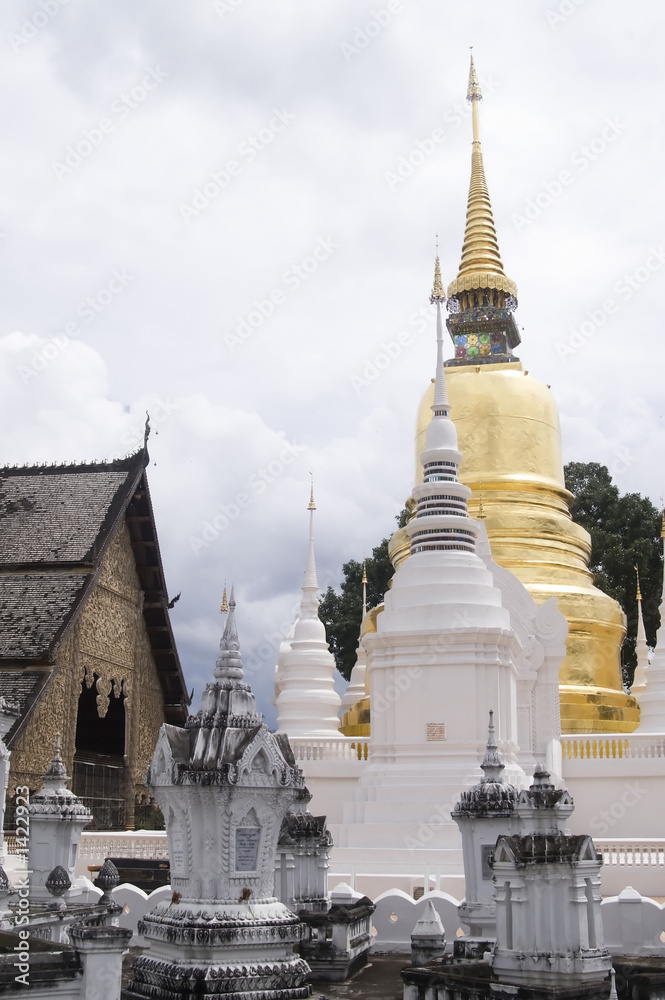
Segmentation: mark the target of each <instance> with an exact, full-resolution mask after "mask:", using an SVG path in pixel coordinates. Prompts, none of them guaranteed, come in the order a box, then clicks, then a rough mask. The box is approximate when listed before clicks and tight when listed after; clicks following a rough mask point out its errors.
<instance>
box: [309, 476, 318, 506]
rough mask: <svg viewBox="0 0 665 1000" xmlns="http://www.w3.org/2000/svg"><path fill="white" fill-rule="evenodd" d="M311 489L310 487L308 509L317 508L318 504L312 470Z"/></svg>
mask: <svg viewBox="0 0 665 1000" xmlns="http://www.w3.org/2000/svg"><path fill="white" fill-rule="evenodd" d="M309 478H310V489H309V504H308V507H307V510H316V504H315V503H314V473H313V472H310V474H309Z"/></svg>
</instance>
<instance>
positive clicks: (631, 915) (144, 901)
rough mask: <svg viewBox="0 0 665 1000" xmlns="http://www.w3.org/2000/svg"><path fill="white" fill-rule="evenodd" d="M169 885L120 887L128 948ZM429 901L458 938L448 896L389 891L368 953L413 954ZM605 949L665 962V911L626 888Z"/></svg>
mask: <svg viewBox="0 0 665 1000" xmlns="http://www.w3.org/2000/svg"><path fill="white" fill-rule="evenodd" d="M76 890H77V891H78V893H79V894H78V896H77V899H76V902H87V903H94V902H96V901H97V899H98V898H99V896H101V893H100V891H99V889H96V888H95V887H94V886H93V885H92V883H91V882H90V881H89V880H87V879H83V878H81V879H77V882H76ZM171 895H172V893H171V888H170V886H162V887H161V888H160V889H155V890H154V891H153V892H151V893H150V895H149V896H148V895H146V893H145V892H143V891H142V890H141V889H137V888H136V886H133V885H119V886H118V888H117V889H115V890H114V893H113V896H114V898H115V899H116V901H117V902H118V903H119V904H120V905H121V906H122V907H123V912H122V913H121V914H120V918H119V923H120V926H121V927H127V928H129V929H130V930H131V931H132V932H133V934H134V936H133V937H132V940H131V942H130V944H131V945H132V946H134V945H142V944H143V943H144V942H143V940H142V939H141V938H140V937H139V936H138V934H137V924H138V921H139V920H140V919H141V917H143V916H144V915H145V914H146V913H148V912H150V910H152V909H153V908H154V907H155V905H156V904H157V903H158V902H160V901H161V900H162V899H170V897H171ZM430 899H431V901H432V903H433V904H434V908H435V910H436V911H437V913H438V914H439V916H440V917H441V922H442V924H443V926H444V930H445V932H446V938H447V940H448V943H449V947H452V942H453V941H454V939H455V938H456V937H462V936H463V934H464V930H463V928H462V927H461V926H460V923H459V918H458V914H457V907H458V906H459V902H458V900H457V899H455V898H454V896H450V895H449V894H448V893H445V892H439V891H437V890H433V891H432V892H429V893H425V895H424V896H422V897H421V898H420V899H418V900H414V899H412V898H411V897H410V896H408V895H407V894H406V893H405V892H401V891H400V890H399V889H391V890H390V891H389V892H384V893H382V894H381V895H380V896H377V898H376V900H375V901H374V902H375V904H376V910H375V911H374V914H373V915H372V928H371V935H372V951H374V952H398V953H405V954H406V953H408V952H409V951H410V950H411V932H412V931H413V928H414V927H415V925H416V923H417V921H418V920H419V919H420V917H421V916H422V912H423V909H424V907H425V904H426V903H427V900H430ZM600 912H601V915H602V918H603V932H604V937H605V944H606V946H607V947H608V948H609V950H610V951H611V953H612V954H613V955H634V956H640V955H642V956H644V955H655V956H660V957H662V958H665V906H664V905H661V904H659V903H656V902H654V900H653V899H649V898H647V897H644V896H641V895H640V894H639V892H636V891H635V889H631V888H630V887H628V888H626V889H624V890H623V892H621V893H620V894H619V895H618V896H611V897H610V898H609V899H604V900H603V902H602V905H601V910H600Z"/></svg>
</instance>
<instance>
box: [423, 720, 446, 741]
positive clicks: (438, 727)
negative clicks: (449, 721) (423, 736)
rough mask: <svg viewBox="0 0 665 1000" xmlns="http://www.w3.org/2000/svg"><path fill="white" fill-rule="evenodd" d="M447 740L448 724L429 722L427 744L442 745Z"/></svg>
mask: <svg viewBox="0 0 665 1000" xmlns="http://www.w3.org/2000/svg"><path fill="white" fill-rule="evenodd" d="M445 739H446V724H445V722H428V723H427V742H428V743H437V742H438V743H442V742H443V740H445Z"/></svg>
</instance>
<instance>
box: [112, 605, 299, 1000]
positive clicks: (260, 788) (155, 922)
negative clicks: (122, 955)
mask: <svg viewBox="0 0 665 1000" xmlns="http://www.w3.org/2000/svg"><path fill="white" fill-rule="evenodd" d="M219 648H220V652H219V657H218V660H217V665H216V668H215V675H214V680H213V681H211V682H210V683H209V684H208V685H207V686H206V689H205V691H204V692H203V697H202V699H201V707H200V709H199V711H198V713H197V714H196V715H195V716H192V717H190V718H189V720H188V722H187V726H186V728H185V729H178V728H176V727H175V726H169V725H163V726H162V728H161V731H160V734H159V739H158V741H157V747H156V749H155V753H154V756H153V759H152V763H151V765H150V767H149V769H148V783H149V785H150V788H151V789H152V791H153V794H154V796H155V798H156V799H157V802H158V803H159V806H160V808H161V810H162V812H163V814H164V820H165V823H166V830H167V834H168V842H169V856H170V858H171V886H172V888H173V896H172V898H171V900H170V901H168V902H162V903H160V904H158V905H157V907H156V908H155V909H154V910H153V911H152V912H151V913H149V914H147V916H146V917H145V918H144V919H143V920H142V921H141V922H140V924H139V929H140V933H141V934H143V935H144V937H145V939H146V941H147V943H148V946H149V947H148V948H147V950H146V951H145V952H144V953H143V954H142V955H141V956H140V957H139V958H138V959H137V960H136V962H135V963H134V967H133V972H132V979H131V981H130V983H129V986H128V988H127V989H126V990H124V991H123V994H122V996H123V998H124V1000H134V998H138V997H151V998H153V1000H155V998H164V1000H165V998H167V997H168V998H169V1000H173V998H175V997H190V996H193V995H196V996H199V995H200V996H220V995H222V994H223V995H224V997H228V998H233V997H235V998H237V1000H239V998H240V997H243V998H246V997H252V1000H261V998H266V1000H268V998H271V1000H272V998H275V1000H290V998H295V997H308V996H309V995H310V987H309V985H308V984H307V976H308V974H309V966H308V965H307V963H306V962H304V961H303V960H302V959H301V958H300V957H299V956H298V955H297V953H296V952H295V948H296V947H297V945H298V943H299V941H300V937H301V925H300V923H299V921H298V918H297V917H296V916H295V914H293V913H292V912H291V911H290V910H289V909H287V907H286V906H284V905H283V904H282V903H280V902H279V901H278V900H277V899H276V898H275V897H274V895H273V879H274V870H275V856H276V850H277V840H278V837H279V833H280V829H281V826H282V820H283V819H284V816H285V815H286V813H287V811H288V810H289V807H290V806H291V805H292V803H293V802H294V800H295V799H296V797H297V796H298V794H299V793H300V792H301V790H302V789H303V787H304V778H303V775H302V772H301V771H300V769H299V768H298V767H297V766H296V763H295V760H294V757H293V753H292V751H291V747H290V745H289V741H288V738H287V737H286V736H284V735H281V734H273V733H271V732H270V731H269V729H268V728H267V726H266V725H265V724H264V722H263V717H262V716H261V715H259V714H257V712H256V703H255V698H254V695H253V693H252V690H251V688H250V686H249V685H248V684H246V683H245V682H244V681H243V670H242V660H241V657H240V652H239V644H238V636H237V632H236V623H235V600H234V596H233V591H232V592H231V599H230V601H229V613H228V618H227V620H226V625H225V628H224V634H223V636H222V640H221V642H220V647H219Z"/></svg>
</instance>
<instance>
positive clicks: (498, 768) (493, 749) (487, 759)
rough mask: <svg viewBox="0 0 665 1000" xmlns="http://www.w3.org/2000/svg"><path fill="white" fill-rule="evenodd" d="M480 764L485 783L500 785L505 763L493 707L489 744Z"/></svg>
mask: <svg viewBox="0 0 665 1000" xmlns="http://www.w3.org/2000/svg"><path fill="white" fill-rule="evenodd" d="M480 766H481V768H482V769H483V783H486V782H488V781H491V782H494V783H495V784H499V785H500V784H501V783H502V782H503V776H502V771H503V770H504V768H505V765H504V764H503V763H502V761H501V757H500V756H499V748H498V746H497V742H496V739H495V737H494V712H493V711H492V709H491V708H490V719H489V725H488V727H487V746H486V749H485V756H484V757H483V762H482V764H481V765H480ZM548 777H549V775H548Z"/></svg>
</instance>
